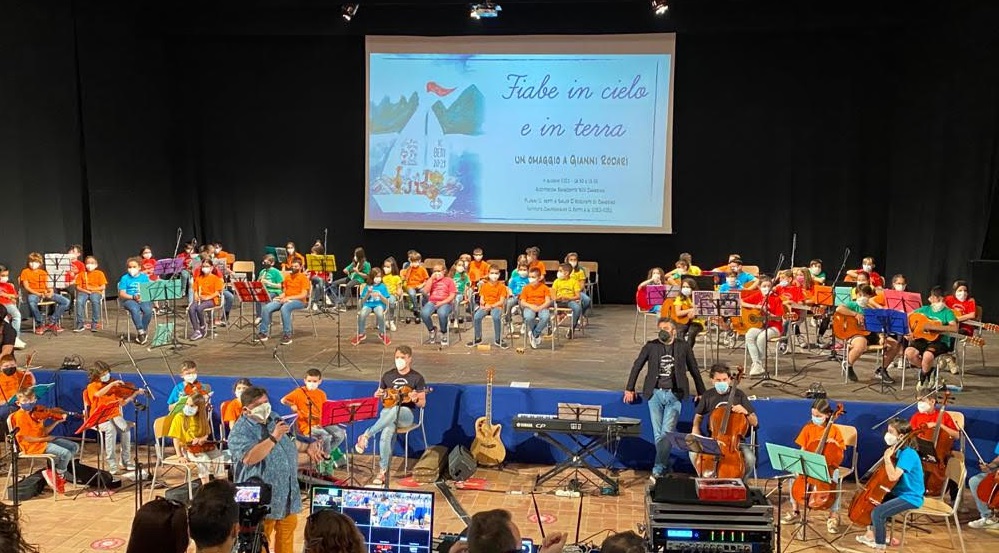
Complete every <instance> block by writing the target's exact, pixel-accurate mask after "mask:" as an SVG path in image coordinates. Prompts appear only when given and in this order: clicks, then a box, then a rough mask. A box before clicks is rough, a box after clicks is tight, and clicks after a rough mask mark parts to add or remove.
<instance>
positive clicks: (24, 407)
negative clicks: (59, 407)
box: [10, 388, 80, 493]
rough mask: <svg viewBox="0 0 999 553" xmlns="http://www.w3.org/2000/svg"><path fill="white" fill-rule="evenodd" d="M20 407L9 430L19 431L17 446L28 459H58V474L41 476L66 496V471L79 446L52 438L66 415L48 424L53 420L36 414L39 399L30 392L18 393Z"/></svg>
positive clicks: (45, 473)
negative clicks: (51, 456)
mask: <svg viewBox="0 0 999 553" xmlns="http://www.w3.org/2000/svg"><path fill="white" fill-rule="evenodd" d="M17 404H18V406H19V407H20V409H18V410H17V411H15V412H14V414H12V415H11V416H10V427H11V428H16V429H18V433H17V445H18V446H19V447H20V448H21V452H22V453H27V454H29V455H36V454H39V453H47V454H49V455H55V458H56V461H55V468H56V471H55V474H53V473H52V470H51V469H47V470H45V471H43V472H42V476H43V477H44V478H45V482H46V483H48V485H49V486H50V487H51V488H52V489H53V490H55V491H56V492H57V493H63V492H64V491H65V489H66V478H65V476H66V469H67V468H68V467H69V463H70V462H71V461H72V460H73V457H75V456H76V452H77V451H79V449H80V446H78V445H77V444H76V443H74V442H71V441H69V440H67V439H66V438H58V437H56V436H53V435H52V429H53V428H55V426H56V425H57V424H59V423H61V422H62V421H64V420H66V415H62V416H59V417H56V418H55V419H54V422H53V423H52V424H45V422H46V420H48V419H49V418H51V417H48V416H45V415H42V416H39V415H38V414H37V411H38V410H37V409H36V405H37V404H38V398H36V397H35V392H34V391H33V390H32V389H31V388H26V389H24V390H21V391H20V392H18V393H17Z"/></svg>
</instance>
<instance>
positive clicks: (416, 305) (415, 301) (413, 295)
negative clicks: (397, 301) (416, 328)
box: [406, 288, 423, 315]
mask: <svg viewBox="0 0 999 553" xmlns="http://www.w3.org/2000/svg"><path fill="white" fill-rule="evenodd" d="M406 294H407V295H408V296H409V306H410V309H412V310H413V314H414V315H418V314H419V313H420V307H422V306H421V305H420V300H421V299H422V298H423V296H422V295H421V294H420V290H419V289H418V288H406Z"/></svg>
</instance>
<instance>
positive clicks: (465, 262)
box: [458, 253, 472, 271]
mask: <svg viewBox="0 0 999 553" xmlns="http://www.w3.org/2000/svg"><path fill="white" fill-rule="evenodd" d="M458 263H461V264H462V266H463V267H464V268H465V270H466V271H467V270H468V268H469V267H470V266H471V265H472V256H470V255H468V254H467V253H463V254H461V255H459V256H458Z"/></svg>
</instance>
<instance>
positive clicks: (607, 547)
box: [600, 530, 645, 553]
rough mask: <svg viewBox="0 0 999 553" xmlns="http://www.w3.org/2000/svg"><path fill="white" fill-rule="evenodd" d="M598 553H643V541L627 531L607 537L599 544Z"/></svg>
mask: <svg viewBox="0 0 999 553" xmlns="http://www.w3.org/2000/svg"><path fill="white" fill-rule="evenodd" d="M600 553H645V540H643V539H642V537H641V536H639V535H638V534H636V533H634V532H632V531H631V530H628V531H627V532H619V533H617V534H613V535H610V536H607V539H605V540H604V543H602V544H600Z"/></svg>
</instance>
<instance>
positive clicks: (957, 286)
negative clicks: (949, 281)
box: [954, 280, 968, 301]
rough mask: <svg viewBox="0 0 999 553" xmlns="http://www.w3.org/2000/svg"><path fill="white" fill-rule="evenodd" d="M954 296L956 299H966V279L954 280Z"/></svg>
mask: <svg viewBox="0 0 999 553" xmlns="http://www.w3.org/2000/svg"><path fill="white" fill-rule="evenodd" d="M954 297H955V298H956V299H957V301H965V300H967V299H968V282H967V281H966V280H955V281H954Z"/></svg>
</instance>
